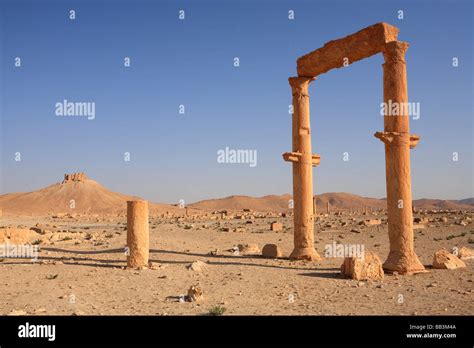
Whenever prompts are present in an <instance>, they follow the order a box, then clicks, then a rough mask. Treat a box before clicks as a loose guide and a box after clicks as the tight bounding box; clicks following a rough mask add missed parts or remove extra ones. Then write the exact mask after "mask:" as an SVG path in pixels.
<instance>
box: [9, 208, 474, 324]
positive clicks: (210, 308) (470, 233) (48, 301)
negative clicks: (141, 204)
mask: <svg viewBox="0 0 474 348" xmlns="http://www.w3.org/2000/svg"><path fill="white" fill-rule="evenodd" d="M172 215H173V214H170V215H167V214H154V215H151V216H150V261H151V263H150V267H149V268H143V269H141V270H134V269H127V268H126V256H125V252H124V247H125V244H126V234H127V231H126V226H127V224H126V216H125V215H124V214H87V213H76V214H43V215H31V216H27V215H21V214H8V213H6V212H4V213H3V217H2V219H1V225H2V226H3V227H14V228H27V229H28V228H34V232H33V233H34V234H35V235H34V237H33V238H32V244H35V245H38V246H39V248H40V252H39V257H38V260H37V261H34V262H33V261H31V260H29V259H15V258H3V259H0V277H1V279H2V282H0V292H1V293H2V298H1V300H0V315H209V313H210V312H213V313H214V312H215V311H216V308H217V312H220V313H221V312H222V311H225V312H224V315H376V314H380V315H472V313H474V301H473V300H474V292H473V289H474V287H473V280H474V260H472V259H471V260H466V261H465V263H466V267H465V268H459V269H454V270H441V269H432V268H431V264H432V262H433V254H434V252H435V251H437V250H439V249H441V248H446V249H448V250H452V248H461V247H470V248H472V245H473V244H472V243H473V242H474V226H473V224H472V213H471V212H467V211H451V212H449V211H446V210H438V211H436V210H428V211H421V212H420V211H419V212H417V213H415V214H414V216H415V226H416V229H415V250H416V252H417V254H418V256H419V258H420V260H421V262H422V263H423V264H424V265H425V266H426V267H427V271H428V272H426V273H419V274H415V275H410V276H401V275H397V274H395V275H389V274H386V275H385V277H384V279H383V280H382V281H357V280H351V279H345V278H343V277H342V276H341V275H340V266H341V264H342V262H343V259H342V258H324V259H323V260H322V261H321V262H307V261H290V260H288V259H287V258H282V259H267V258H263V257H262V256H261V253H260V251H259V250H256V249H255V247H256V246H258V247H259V248H260V249H261V248H262V247H263V246H264V245H265V244H268V243H273V244H277V245H278V246H280V247H281V248H282V249H283V251H284V253H285V254H286V256H287V255H288V254H289V253H290V252H291V250H292V246H293V220H292V217H291V216H284V215H285V214H281V213H277V212H274V213H269V212H265V213H257V212H254V211H250V212H249V211H248V209H246V211H245V212H244V211H240V212H239V211H236V212H227V215H223V214H221V213H220V212H214V213H206V214H205V215H202V216H199V215H198V214H193V215H190V216H172ZM282 215H283V216H282ZM367 220H380V221H379V223H376V224H374V225H370V224H367V223H365V222H364V221H367ZM274 221H277V222H280V223H281V224H282V226H283V228H282V229H281V230H279V231H272V230H271V229H270V225H271V223H272V222H274ZM315 237H316V238H315V240H316V243H315V247H316V249H317V251H318V252H319V253H320V254H321V255H322V256H324V248H325V246H326V245H328V244H332V243H333V242H336V243H343V244H362V245H364V247H365V250H366V251H375V252H376V253H377V254H378V255H379V256H380V258H381V259H382V261H383V260H385V258H386V256H387V254H388V251H389V250H388V247H389V242H388V233H387V223H386V215H385V212H384V211H378V210H377V211H367V212H363V211H358V212H350V211H345V212H331V213H330V214H327V213H325V212H324V213H318V217H317V220H316V222H315ZM239 244H240V245H241V248H240V249H239ZM245 245H249V246H247V248H243V247H242V246H245ZM196 261H201V262H202V263H200V262H196ZM191 265H192V266H191ZM191 286H198V287H200V288H201V289H202V297H201V298H200V299H199V300H198V301H194V302H188V301H186V300H184V298H185V295H186V294H187V291H188V289H189V288H190V287H191Z"/></svg>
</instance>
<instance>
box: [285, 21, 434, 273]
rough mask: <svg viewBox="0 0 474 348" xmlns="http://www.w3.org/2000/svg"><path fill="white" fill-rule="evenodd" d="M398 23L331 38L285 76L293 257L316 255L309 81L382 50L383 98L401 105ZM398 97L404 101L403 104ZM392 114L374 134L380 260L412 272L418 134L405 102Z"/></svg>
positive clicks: (419, 268)
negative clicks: (383, 252) (382, 243)
mask: <svg viewBox="0 0 474 348" xmlns="http://www.w3.org/2000/svg"><path fill="white" fill-rule="evenodd" d="M398 31H399V30H398V28H396V27H394V26H391V25H389V24H387V23H377V24H374V25H372V26H370V27H367V28H365V29H362V30H360V31H358V32H357V33H354V34H352V35H349V36H346V37H344V38H342V39H338V40H333V41H330V42H328V43H326V44H325V45H324V46H323V47H321V48H319V49H317V50H315V51H313V52H311V53H308V54H306V55H305V56H303V57H300V58H299V59H298V60H297V71H298V76H297V77H290V78H289V83H290V86H291V89H292V95H293V120H292V152H287V153H284V154H283V159H284V160H285V161H289V162H292V166H293V200H294V250H293V252H292V253H291V255H290V258H291V259H296V260H320V256H319V254H318V253H317V252H316V249H315V248H314V211H313V174H312V167H313V166H316V165H318V164H319V162H320V156H319V155H314V154H312V150H311V127H310V117H309V95H308V87H309V84H310V83H311V82H312V81H314V80H315V79H316V77H317V76H318V75H321V74H323V73H325V72H327V71H329V70H331V69H335V68H341V67H343V66H345V65H347V64H351V63H353V62H356V61H358V60H361V59H364V58H368V57H370V56H372V55H375V54H377V53H382V54H383V56H384V60H385V63H384V64H383V81H384V82H383V89H384V93H383V94H384V97H383V98H384V102H385V103H392V104H394V103H395V104H398V105H406V104H404V103H407V102H408V93H407V78H406V63H405V51H406V50H407V48H408V43H406V42H401V41H398V40H397V37H398ZM402 103H403V104H402ZM401 110H402V112H401V113H400V115H397V116H391V115H389V114H388V113H389V110H387V109H386V113H385V115H384V131H383V132H376V133H375V137H377V138H378V139H380V140H381V141H382V142H383V143H384V144H385V170H386V185H387V211H388V234H389V240H390V253H389V255H388V257H387V260H386V261H385V262H384V264H383V268H384V269H385V270H386V271H387V272H394V271H396V272H398V273H400V274H412V273H417V272H423V271H424V270H425V268H424V266H423V265H422V264H421V262H420V261H419V260H418V257H417V255H416V254H415V249H414V239H413V214H412V195H411V174H410V149H412V148H414V147H415V146H416V144H417V142H418V140H419V137H418V136H417V135H412V134H410V130H409V118H408V116H409V115H408V114H407V113H406V109H405V108H401Z"/></svg>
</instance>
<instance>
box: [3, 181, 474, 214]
mask: <svg viewBox="0 0 474 348" xmlns="http://www.w3.org/2000/svg"><path fill="white" fill-rule="evenodd" d="M291 198H292V195H290V194H283V195H267V196H263V197H251V196H243V195H235V196H229V197H225V198H218V199H207V200H202V201H198V202H195V203H192V204H189V205H188V206H187V207H188V208H189V209H190V210H191V212H192V213H196V212H203V213H204V212H212V211H218V210H229V211H241V210H243V209H250V210H252V211H258V212H285V211H289V210H291V208H290V200H291ZM136 199H140V197H137V196H130V195H125V194H122V193H118V192H113V191H111V190H109V189H107V188H105V187H104V186H102V185H101V184H99V183H98V182H96V181H94V180H92V179H90V178H88V177H87V175H86V174H85V173H74V174H65V175H64V180H63V181H62V182H58V183H56V184H52V185H50V186H47V187H45V188H42V189H39V190H36V191H32V192H25V193H7V194H4V195H0V209H2V211H3V212H5V213H11V214H18V215H22V214H26V215H41V214H51V213H52V214H57V213H72V212H73V213H81V214H84V213H87V214H123V213H125V211H126V201H129V200H136ZM328 202H329V206H330V209H331V210H332V211H337V210H350V209H355V210H362V209H365V207H367V208H369V209H385V208H386V201H385V199H378V198H369V197H362V196H358V195H355V194H350V193H345V192H331V193H323V194H320V195H316V209H317V210H319V211H324V212H325V211H326V206H327V203H328ZM414 206H415V208H416V209H442V210H474V198H467V199H462V200H441V199H418V200H414ZM184 211H185V209H182V208H179V207H177V206H176V205H171V204H158V203H152V202H150V213H152V214H160V213H161V214H163V213H166V212H168V213H172V214H174V213H177V214H179V215H181V214H183V213H184Z"/></svg>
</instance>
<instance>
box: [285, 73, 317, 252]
mask: <svg viewBox="0 0 474 348" xmlns="http://www.w3.org/2000/svg"><path fill="white" fill-rule="evenodd" d="M313 80H314V78H308V77H290V78H289V82H290V86H291V88H292V94H293V124H292V144H293V152H291V153H285V154H283V158H284V159H285V160H287V161H290V162H292V165H293V200H294V218H293V221H294V244H295V248H294V250H293V252H292V253H291V255H290V259H294V260H312V261H316V260H320V259H321V257H320V256H319V255H318V253H317V252H316V250H315V248H314V213H315V211H314V210H316V207H314V208H313V165H317V164H318V163H319V156H317V155H313V154H312V153H311V129H310V120H309V95H308V86H309V84H310V82H311V81H313ZM313 209H314V210H313Z"/></svg>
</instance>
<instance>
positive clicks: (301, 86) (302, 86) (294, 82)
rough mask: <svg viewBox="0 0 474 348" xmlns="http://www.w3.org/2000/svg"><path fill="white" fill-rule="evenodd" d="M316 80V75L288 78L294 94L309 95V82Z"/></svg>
mask: <svg viewBox="0 0 474 348" xmlns="http://www.w3.org/2000/svg"><path fill="white" fill-rule="evenodd" d="M314 80H316V78H315V77H304V76H298V77H290V78H288V82H289V83H290V86H291V91H292V94H293V96H298V97H308V96H309V95H308V87H309V84H310V83H311V82H313V81H314Z"/></svg>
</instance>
